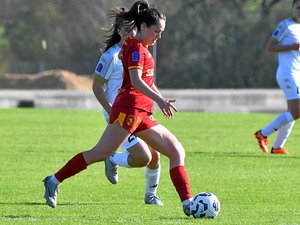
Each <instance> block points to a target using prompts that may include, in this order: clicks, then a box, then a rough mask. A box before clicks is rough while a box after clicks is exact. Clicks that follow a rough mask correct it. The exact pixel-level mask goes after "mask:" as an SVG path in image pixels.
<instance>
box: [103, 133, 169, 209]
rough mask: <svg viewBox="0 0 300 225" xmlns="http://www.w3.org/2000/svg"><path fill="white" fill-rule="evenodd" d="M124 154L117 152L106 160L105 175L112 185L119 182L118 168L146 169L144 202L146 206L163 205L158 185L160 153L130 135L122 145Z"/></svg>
mask: <svg viewBox="0 0 300 225" xmlns="http://www.w3.org/2000/svg"><path fill="white" fill-rule="evenodd" d="M121 149H122V150H124V151H123V152H115V153H114V154H113V155H112V156H110V157H109V158H108V159H107V160H105V175H106V177H107V179H108V180H109V181H110V182H111V183H112V184H116V183H117V182H118V170H117V166H122V167H126V168H133V167H145V168H144V175H145V178H146V193H145V198H144V202H145V203H146V204H153V205H163V203H162V202H161V200H160V199H159V197H157V194H156V193H157V189H158V183H159V179H160V164H159V160H160V157H159V153H158V152H156V151H155V150H153V149H151V148H150V149H149V147H148V145H147V144H146V143H145V142H144V141H143V140H141V139H139V138H137V137H136V136H134V135H130V136H129V138H128V139H127V141H125V142H124V143H123V144H122V145H121Z"/></svg>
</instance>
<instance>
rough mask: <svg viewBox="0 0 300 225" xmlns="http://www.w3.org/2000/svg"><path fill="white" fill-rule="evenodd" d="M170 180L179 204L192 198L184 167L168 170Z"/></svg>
mask: <svg viewBox="0 0 300 225" xmlns="http://www.w3.org/2000/svg"><path fill="white" fill-rule="evenodd" d="M170 176H171V180H172V182H173V184H174V186H175V188H176V191H177V193H178V195H179V197H180V200H181V202H183V201H184V200H187V199H189V198H192V195H191V190H190V182H189V179H188V177H187V173H186V171H185V168H184V166H177V167H174V168H173V169H171V170H170Z"/></svg>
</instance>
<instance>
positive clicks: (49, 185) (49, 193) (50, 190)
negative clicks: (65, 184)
mask: <svg viewBox="0 0 300 225" xmlns="http://www.w3.org/2000/svg"><path fill="white" fill-rule="evenodd" d="M50 178H51V176H48V177H46V178H45V179H44V180H43V182H44V185H45V195H44V198H45V199H46V203H47V204H48V205H49V206H51V207H52V208H55V207H56V203H57V194H58V192H59V185H57V184H54V183H53V182H51V180H50Z"/></svg>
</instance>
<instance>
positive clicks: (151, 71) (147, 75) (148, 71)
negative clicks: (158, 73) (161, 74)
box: [146, 69, 154, 77]
mask: <svg viewBox="0 0 300 225" xmlns="http://www.w3.org/2000/svg"><path fill="white" fill-rule="evenodd" d="M153 74H154V71H153V69H148V70H147V74H146V77H152V76H153Z"/></svg>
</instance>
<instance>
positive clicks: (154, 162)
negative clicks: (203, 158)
mask: <svg viewBox="0 0 300 225" xmlns="http://www.w3.org/2000/svg"><path fill="white" fill-rule="evenodd" d="M123 10H124V9H123V8H121V9H117V8H116V9H113V11H114V12H116V11H120V12H116V13H122V11H123ZM118 24H119V23H117V21H116V23H115V24H114V25H113V27H112V28H111V29H110V30H109V31H110V32H112V33H111V35H109V36H108V37H107V40H106V41H105V43H106V48H105V51H104V53H103V55H102V56H101V58H100V59H99V62H98V64H97V66H96V69H95V73H94V82H93V92H94V94H95V96H96V98H97V100H98V101H99V103H100V104H101V105H102V107H103V109H104V117H105V120H106V121H107V122H108V120H109V114H110V111H111V105H112V103H113V102H114V100H115V98H116V96H117V94H118V89H119V88H120V87H121V85H122V81H123V65H122V61H121V60H120V59H119V57H118V55H119V52H120V50H121V45H122V43H123V41H124V40H125V39H126V38H128V37H129V36H132V35H135V33H136V31H135V30H133V31H130V32H129V33H128V32H126V29H125V27H119V25H118ZM141 142H142V140H141V139H138V138H137V137H135V136H134V135H131V136H130V137H129V138H128V140H127V141H126V142H124V143H123V144H122V145H121V149H122V150H124V151H123V152H116V153H115V154H113V155H112V156H111V157H109V158H108V159H107V160H106V161H105V175H106V177H107V179H108V180H109V181H110V182H111V183H113V184H116V183H117V182H118V171H117V166H118V165H119V166H122V167H126V168H132V167H144V174H145V178H146V194H145V198H144V202H145V203H146V204H154V205H163V203H162V202H161V200H160V199H159V198H158V197H157V195H156V192H157V188H158V182H159V178H160V163H159V161H160V156H159V153H158V152H156V151H154V150H153V149H151V148H150V147H149V149H150V152H149V149H145V148H143V145H142V144H141Z"/></svg>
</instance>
